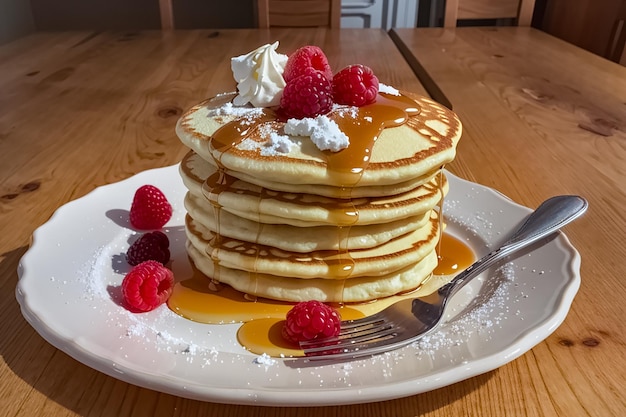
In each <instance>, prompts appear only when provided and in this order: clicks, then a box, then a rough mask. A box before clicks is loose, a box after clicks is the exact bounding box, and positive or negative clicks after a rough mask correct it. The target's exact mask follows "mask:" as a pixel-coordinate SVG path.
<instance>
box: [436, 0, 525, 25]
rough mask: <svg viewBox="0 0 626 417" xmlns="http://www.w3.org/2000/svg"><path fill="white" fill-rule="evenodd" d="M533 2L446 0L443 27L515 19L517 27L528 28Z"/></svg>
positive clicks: (521, 0) (518, 0)
mask: <svg viewBox="0 0 626 417" xmlns="http://www.w3.org/2000/svg"><path fill="white" fill-rule="evenodd" d="M534 8H535V0H446V6H445V9H444V19H443V26H444V27H455V26H456V25H457V21H458V20H465V19H515V21H516V23H517V25H518V26H530V23H531V21H532V18H533V11H534Z"/></svg>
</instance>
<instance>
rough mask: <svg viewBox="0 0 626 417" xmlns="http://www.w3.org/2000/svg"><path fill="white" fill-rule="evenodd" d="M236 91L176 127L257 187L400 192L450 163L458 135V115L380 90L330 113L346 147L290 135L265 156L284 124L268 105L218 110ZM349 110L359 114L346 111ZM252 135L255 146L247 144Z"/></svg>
mask: <svg viewBox="0 0 626 417" xmlns="http://www.w3.org/2000/svg"><path fill="white" fill-rule="evenodd" d="M234 96H235V94H234V93H233V94H223V95H221V96H218V97H215V98H213V99H209V100H207V101H205V102H202V103H200V104H198V105H196V106H194V107H192V108H191V109H190V110H189V111H187V112H185V113H184V114H183V116H182V117H181V118H180V120H179V121H178V123H177V126H176V132H177V134H178V136H179V138H180V139H181V141H182V142H183V143H184V144H185V145H187V146H188V147H190V148H191V149H193V150H194V151H195V152H196V153H198V154H199V155H200V156H201V157H202V158H203V159H204V160H206V161H208V162H209V163H212V164H214V165H216V166H218V165H219V166H220V168H223V169H224V170H225V171H226V172H229V171H232V172H235V173H238V172H241V173H245V175H246V179H247V180H248V181H250V182H252V183H257V185H260V186H263V184H264V183H267V182H272V183H276V182H278V183H283V184H289V185H290V186H299V187H300V186H302V187H300V188H299V190H300V191H299V192H302V193H307V194H317V195H324V194H322V192H323V191H321V189H320V188H316V186H319V185H322V186H323V187H322V189H323V188H324V187H329V186H330V187H335V191H337V190H336V188H339V189H341V188H350V189H353V188H354V189H358V188H359V187H379V188H378V189H379V190H383V189H384V187H389V193H390V194H394V193H397V192H398V191H397V190H395V189H394V187H393V185H395V184H401V186H406V183H407V182H410V181H416V179H419V178H421V177H425V176H428V175H429V174H431V173H433V172H434V171H436V170H437V169H439V168H441V167H442V166H443V165H445V164H446V163H448V162H451V161H452V160H453V159H454V156H455V154H456V144H457V142H458V140H459V138H460V136H461V124H460V122H459V120H458V118H457V117H456V115H455V114H454V113H453V112H452V111H450V110H448V109H447V108H445V107H443V106H441V105H440V104H438V103H436V102H434V101H432V100H430V99H428V98H425V97H422V96H418V95H412V94H409V93H407V94H405V95H400V96H394V95H390V94H384V93H379V95H378V98H377V101H376V103H374V104H372V105H369V106H365V107H361V108H350V109H348V110H346V109H345V108H341V107H340V106H336V107H335V108H334V109H333V110H332V111H331V113H330V114H329V117H330V118H331V119H332V120H335V121H336V122H337V124H338V125H339V127H340V129H341V130H342V131H344V132H347V134H348V136H350V137H351V138H352V142H351V145H350V146H349V147H348V148H346V149H344V150H342V151H339V152H334V153H333V152H328V151H322V150H320V149H318V148H317V147H316V146H315V144H314V143H313V142H312V141H311V140H307V139H306V138H303V137H300V136H290V135H287V136H289V139H290V140H291V142H292V143H293V146H291V149H290V150H289V152H287V153H279V152H278V153H277V152H274V153H270V154H263V149H264V146H265V145H266V143H267V141H268V135H269V134H268V133H267V132H270V131H274V132H276V131H281V132H282V129H283V127H284V123H283V122H280V121H278V120H277V116H276V114H275V113H274V111H273V110H272V109H267V108H264V109H259V108H250V109H249V111H248V112H247V113H246V112H245V108H244V109H240V110H239V112H237V113H235V115H233V114H228V113H227V114H224V112H221V111H220V109H222V108H223V106H224V105H228V104H229V103H230V102H231V101H232V99H233V98H234ZM348 111H354V112H356V117H348V116H346V112H348ZM383 126H385V127H384V128H383ZM283 133H284V132H283ZM250 141H252V142H253V143H254V142H256V143H257V144H258V146H256V147H255V146H250V145H249V143H250ZM244 144H245V146H244ZM374 144H375V145H376V146H374ZM257 179H258V180H257ZM327 190H328V189H327ZM350 192H354V190H351V191H350ZM330 194H332V195H331V196H336V195H337V194H333V193H332V192H330Z"/></svg>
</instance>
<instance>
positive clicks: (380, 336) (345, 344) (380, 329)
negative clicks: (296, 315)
mask: <svg viewBox="0 0 626 417" xmlns="http://www.w3.org/2000/svg"><path fill="white" fill-rule="evenodd" d="M397 332H398V327H397V326H396V325H395V324H394V323H392V322H390V321H389V320H388V319H387V318H386V317H382V316H379V315H373V316H371V317H366V318H363V319H358V320H346V321H343V322H341V330H340V333H339V335H338V336H335V337H331V338H326V339H317V340H310V341H304V342H300V347H301V348H302V349H303V350H304V354H305V355H306V356H307V357H310V358H311V359H324V356H327V355H331V356H332V357H333V358H339V355H340V356H341V357H345V358H349V357H351V354H352V353H355V352H358V351H360V350H363V349H369V348H370V347H374V346H376V345H378V344H379V342H383V341H386V340H388V339H391V338H393V337H395V335H396V334H397Z"/></svg>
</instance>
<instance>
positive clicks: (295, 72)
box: [283, 45, 333, 82]
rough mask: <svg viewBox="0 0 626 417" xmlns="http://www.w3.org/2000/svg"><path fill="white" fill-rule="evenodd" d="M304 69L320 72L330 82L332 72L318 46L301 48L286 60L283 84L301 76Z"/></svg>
mask: <svg viewBox="0 0 626 417" xmlns="http://www.w3.org/2000/svg"><path fill="white" fill-rule="evenodd" d="M306 68H313V69H316V70H318V71H321V72H322V73H323V74H324V76H325V77H326V78H327V79H329V80H332V78H333V71H332V70H331V69H330V65H329V64H328V59H327V58H326V55H324V52H322V50H321V49H320V48H319V47H318V46H311V45H309V46H303V47H302V48H299V49H297V50H296V51H295V52H294V53H292V54H291V55H290V56H289V58H288V59H287V63H286V64H285V70H284V71H283V78H284V79H285V82H289V81H290V80H292V79H294V78H296V77H298V76H300V75H302V74H303V73H304V70H305V69H306Z"/></svg>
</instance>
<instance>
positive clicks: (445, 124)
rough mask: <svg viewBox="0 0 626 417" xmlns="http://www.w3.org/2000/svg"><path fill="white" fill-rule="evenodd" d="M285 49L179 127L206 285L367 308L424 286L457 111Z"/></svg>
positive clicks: (251, 56)
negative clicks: (209, 282) (363, 304)
mask: <svg viewBox="0 0 626 417" xmlns="http://www.w3.org/2000/svg"><path fill="white" fill-rule="evenodd" d="M277 47H278V43H274V44H272V45H264V46H262V47H260V48H258V49H256V50H255V51H252V52H250V53H248V54H246V55H242V56H239V57H236V58H233V59H232V69H233V75H234V78H235V80H236V82H237V92H230V93H224V94H221V95H219V96H217V97H214V98H211V99H209V100H206V101H205V102H202V103H200V104H198V105H196V106H194V107H192V108H191V109H190V110H188V111H187V112H186V113H185V114H184V115H183V116H182V117H181V119H180V120H179V122H178V124H177V127H176V131H177V134H178V136H179V138H180V139H181V141H182V142H183V143H184V144H185V145H187V146H188V147H189V148H191V151H190V152H189V153H188V154H187V155H186V156H185V158H184V159H183V161H182V162H181V167H180V173H181V175H182V178H183V181H184V184H185V186H186V187H187V188H188V193H187V196H186V199H185V206H186V208H187V211H188V215H187V218H186V231H187V237H188V242H187V251H188V254H189V256H190V258H191V259H192V261H193V262H194V264H195V266H196V267H197V268H198V269H199V270H200V271H202V272H203V273H204V274H205V275H207V277H209V278H208V279H212V280H215V281H218V282H221V283H224V284H228V285H230V286H232V287H234V288H235V289H237V290H239V291H242V292H244V293H246V294H249V295H252V296H258V297H265V298H270V299H277V300H286V301H293V302H298V301H305V300H319V301H323V302H339V303H344V302H364V301H369V300H374V299H379V298H382V297H387V296H390V295H394V294H398V293H404V292H408V291H411V290H413V289H415V288H418V287H419V286H420V285H421V284H422V283H423V282H424V280H426V279H428V277H429V276H431V274H432V271H433V269H434V268H435V266H436V265H437V254H436V251H435V249H436V246H437V242H438V240H439V236H440V234H441V230H440V229H441V225H440V220H439V218H438V212H437V207H438V205H439V204H440V202H441V199H442V198H443V196H444V195H445V193H446V191H447V182H446V179H445V175H444V174H443V171H442V167H443V166H444V165H445V164H447V163H449V162H450V161H452V160H453V158H454V156H455V153H456V145H457V143H458V140H459V138H460V136H461V124H460V122H459V120H458V118H457V117H456V115H455V114H454V113H453V112H451V111H450V110H448V109H446V108H445V107H443V106H441V105H439V104H437V103H435V102H433V101H432V100H430V99H428V98H425V97H421V96H419V95H415V94H411V93H408V92H399V91H397V90H395V89H394V88H392V87H389V86H386V85H384V84H381V83H379V80H378V79H377V78H376V76H375V75H374V74H373V72H372V70H371V69H369V68H368V67H366V66H364V65H359V64H355V65H351V66H349V67H346V68H344V69H342V70H340V71H338V72H337V73H335V74H334V75H333V72H332V70H331V68H330V66H329V65H328V61H327V59H326V57H325V56H324V53H323V52H322V51H321V50H320V49H319V48H318V47H315V46H306V47H303V48H301V49H299V50H297V51H295V52H294V53H293V54H291V55H290V56H289V57H287V56H285V55H282V54H279V53H277V52H276V49H277Z"/></svg>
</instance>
